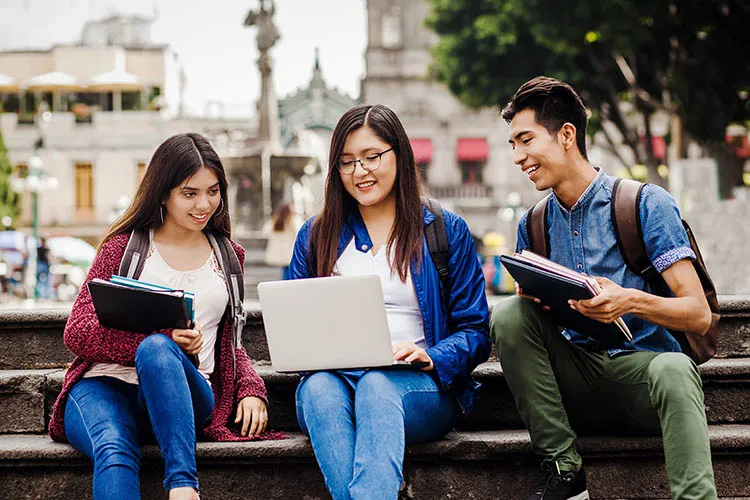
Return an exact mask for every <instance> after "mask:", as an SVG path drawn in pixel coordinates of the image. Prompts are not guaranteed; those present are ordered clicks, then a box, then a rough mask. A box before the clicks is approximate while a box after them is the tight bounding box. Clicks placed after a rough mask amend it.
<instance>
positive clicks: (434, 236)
mask: <svg viewBox="0 0 750 500" xmlns="http://www.w3.org/2000/svg"><path fill="white" fill-rule="evenodd" d="M421 199H422V205H424V206H425V208H427V210H429V211H430V213H431V214H432V215H434V216H435V220H434V221H433V222H432V224H430V225H428V226H427V227H425V229H424V235H425V238H426V239H427V250H428V251H429V252H430V257H432V262H433V263H434V264H435V267H436V268H437V272H438V275H439V276H440V282H441V283H442V284H443V290H444V292H445V295H446V296H449V295H450V294H449V293H448V292H449V291H450V281H449V279H450V271H449V270H448V260H449V258H450V255H449V245H448V233H447V232H446V230H445V219H444V218H443V209H442V207H441V206H440V203H438V201H437V200H433V199H432V198H428V197H426V196H422V198H421Z"/></svg>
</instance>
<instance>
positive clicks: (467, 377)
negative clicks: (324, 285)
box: [289, 207, 492, 414]
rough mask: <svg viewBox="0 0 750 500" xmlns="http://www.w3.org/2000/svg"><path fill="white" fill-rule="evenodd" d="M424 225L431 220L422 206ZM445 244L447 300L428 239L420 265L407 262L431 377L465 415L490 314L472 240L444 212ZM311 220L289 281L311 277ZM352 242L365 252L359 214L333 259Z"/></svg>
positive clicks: (483, 355)
mask: <svg viewBox="0 0 750 500" xmlns="http://www.w3.org/2000/svg"><path fill="white" fill-rule="evenodd" d="M422 216H423V221H424V225H425V226H427V225H429V224H431V223H432V222H433V221H434V220H435V216H434V215H432V213H431V212H430V211H429V210H427V209H426V208H424V207H422ZM443 217H444V219H445V229H446V233H447V236H448V244H449V254H450V256H449V261H448V267H449V271H450V279H449V281H450V283H451V286H450V289H451V290H450V296H449V297H448V298H447V301H446V300H444V297H445V295H444V292H443V290H442V283H441V281H440V277H439V276H438V272H437V268H436V267H435V264H434V263H433V262H432V258H431V257H430V253H429V250H428V248H427V240H426V239H424V238H423V240H422V241H423V243H422V260H421V261H420V262H419V263H417V262H416V261H414V262H412V263H411V267H410V270H411V277H412V283H413V284H414V292H415V294H416V296H417V302H418V303H419V310H420V312H421V315H422V322H423V324H424V336H425V341H426V342H427V345H428V346H429V348H428V349H427V354H428V355H429V356H430V358H431V359H432V362H433V364H434V365H435V374H436V375H437V379H438V381H439V383H440V388H441V389H442V390H445V391H448V392H450V393H452V394H455V396H456V397H457V398H458V402H459V404H460V405H461V409H462V410H463V411H464V412H465V413H466V414H468V413H469V412H470V411H471V409H472V407H473V405H474V399H475V396H476V392H477V390H478V389H479V385H480V384H479V383H478V382H476V381H474V380H473V379H472V377H471V372H472V371H473V370H474V368H476V366H477V365H478V364H479V363H482V362H484V361H486V360H487V358H489V355H490V349H491V346H492V342H491V340H490V336H489V309H488V307H487V296H486V294H485V291H484V275H483V274H482V268H481V266H480V264H479V261H478V259H477V258H476V248H475V247H474V240H473V239H472V237H471V233H470V232H469V227H468V226H467V225H466V222H465V221H464V220H463V219H462V218H460V217H459V216H457V215H455V214H453V213H451V212H449V211H447V210H443ZM313 220H314V218H311V219H309V220H308V221H307V222H306V223H305V224H304V225H303V226H302V228H301V229H300V230H299V233H298V234H297V242H296V243H295V245H294V254H293V255H292V261H291V263H290V265H289V277H290V279H300V278H310V277H313V276H315V272H314V271H312V270H311V269H310V268H309V259H308V248H309V244H310V231H311V229H312V222H313ZM352 238H354V242H355V245H356V248H357V250H358V251H360V252H369V251H370V249H371V248H372V240H371V239H370V235H369V233H368V232H367V227H366V226H365V224H364V222H363V221H362V218H361V217H360V215H359V211H356V212H355V213H352V214H350V215H349V217H348V220H347V222H346V224H345V225H344V228H343V230H342V231H341V235H340V237H339V245H338V255H339V256H341V253H342V252H343V251H344V249H346V247H347V245H348V244H349V242H350V241H351V239H352Z"/></svg>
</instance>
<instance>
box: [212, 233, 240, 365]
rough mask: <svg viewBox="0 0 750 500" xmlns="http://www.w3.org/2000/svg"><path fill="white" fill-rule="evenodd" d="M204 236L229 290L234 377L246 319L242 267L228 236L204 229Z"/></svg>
mask: <svg viewBox="0 0 750 500" xmlns="http://www.w3.org/2000/svg"><path fill="white" fill-rule="evenodd" d="M206 236H207V237H208V241H209V242H210V243H211V247H212V248H213V250H214V253H215V254H216V255H218V256H219V257H220V258H219V265H220V266H221V270H222V271H224V277H225V278H226V282H227V288H228V291H229V305H230V308H231V312H232V347H233V349H232V369H233V371H234V377H235V378H236V377H237V355H236V354H235V352H234V351H235V350H236V349H237V348H239V346H241V345H242V331H243V329H244V328H245V321H246V318H245V306H244V304H243V301H244V299H245V282H244V279H243V277H242V267H241V266H240V259H239V257H237V253H236V252H235V251H234V248H233V247H232V243H231V242H230V241H229V238H227V237H226V236H224V235H223V234H214V233H212V232H211V231H206Z"/></svg>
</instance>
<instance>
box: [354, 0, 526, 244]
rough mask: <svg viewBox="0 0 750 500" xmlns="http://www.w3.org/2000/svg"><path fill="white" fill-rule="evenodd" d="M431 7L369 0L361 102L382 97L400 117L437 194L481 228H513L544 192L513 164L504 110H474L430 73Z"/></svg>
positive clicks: (428, 184) (409, 1)
mask: <svg viewBox="0 0 750 500" xmlns="http://www.w3.org/2000/svg"><path fill="white" fill-rule="evenodd" d="M428 13H429V5H428V3H427V2H426V1H424V0H418V1H413V0H368V2H367V19H368V20H367V22H368V44H367V51H366V56H365V58H366V61H365V64H366V75H365V78H364V79H363V80H362V102H364V103H368V104H375V103H380V104H385V105H387V106H388V107H390V108H391V109H393V110H394V111H395V112H396V114H397V115H398V116H399V118H400V119H401V121H402V122H403V124H404V127H405V128H406V131H407V133H408V134H409V137H410V139H411V142H412V146H413V148H414V151H415V156H416V157H417V162H418V163H419V164H420V167H421V169H422V171H423V175H424V178H425V185H426V187H427V189H428V191H429V193H430V194H431V195H432V196H435V197H436V198H438V199H439V200H441V201H442V202H443V203H444V204H445V205H447V206H449V207H451V208H453V209H454V210H456V211H458V212H459V213H461V214H462V215H463V216H464V217H465V218H466V219H467V220H468V221H469V225H470V227H471V229H472V231H473V232H474V233H476V234H479V235H481V234H483V233H485V232H487V231H495V230H501V231H502V232H504V233H506V234H511V233H512V232H513V229H512V226H513V224H514V221H515V220H516V219H517V217H518V216H519V215H520V212H521V207H524V206H528V205H530V204H531V203H533V202H534V201H536V200H537V199H539V198H540V194H539V193H537V192H536V191H535V190H534V188H533V186H532V185H531V183H529V182H528V180H527V179H525V178H524V177H523V175H521V173H520V172H519V170H518V169H517V168H516V167H515V166H514V164H513V157H512V151H511V149H510V147H509V146H508V125H507V124H506V123H505V121H503V119H502V118H501V117H500V113H499V110H498V109H497V108H494V109H489V108H486V109H482V110H479V111H475V110H470V109H468V108H467V107H465V106H463V105H462V104H461V103H460V102H458V100H457V99H456V98H455V97H454V96H453V95H452V94H451V93H450V91H449V90H448V88H447V87H446V86H445V85H443V84H441V83H439V82H436V81H434V80H433V79H432V78H430V76H429V67H430V64H431V63H432V56H431V55H430V49H431V47H432V46H433V45H434V44H435V42H436V40H437V38H436V35H435V34H434V33H432V32H430V31H429V30H428V29H427V28H426V27H425V26H424V19H425V17H426V16H427V15H428ZM509 209H510V210H509Z"/></svg>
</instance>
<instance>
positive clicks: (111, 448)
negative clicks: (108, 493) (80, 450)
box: [92, 427, 140, 469]
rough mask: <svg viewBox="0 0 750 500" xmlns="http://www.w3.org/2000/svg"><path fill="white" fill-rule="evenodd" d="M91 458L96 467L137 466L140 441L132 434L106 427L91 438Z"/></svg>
mask: <svg viewBox="0 0 750 500" xmlns="http://www.w3.org/2000/svg"><path fill="white" fill-rule="evenodd" d="M92 444H93V454H94V456H93V460H94V465H95V466H96V468H97V469H102V468H106V467H109V466H113V465H125V466H131V465H132V466H135V467H137V464H138V460H139V457H140V443H139V442H138V438H137V437H136V436H134V435H129V434H128V433H126V432H122V431H121V430H119V429H117V428H115V427H108V428H107V429H105V430H103V431H102V432H100V433H98V435H97V436H96V437H95V438H94V439H93V443H92Z"/></svg>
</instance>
